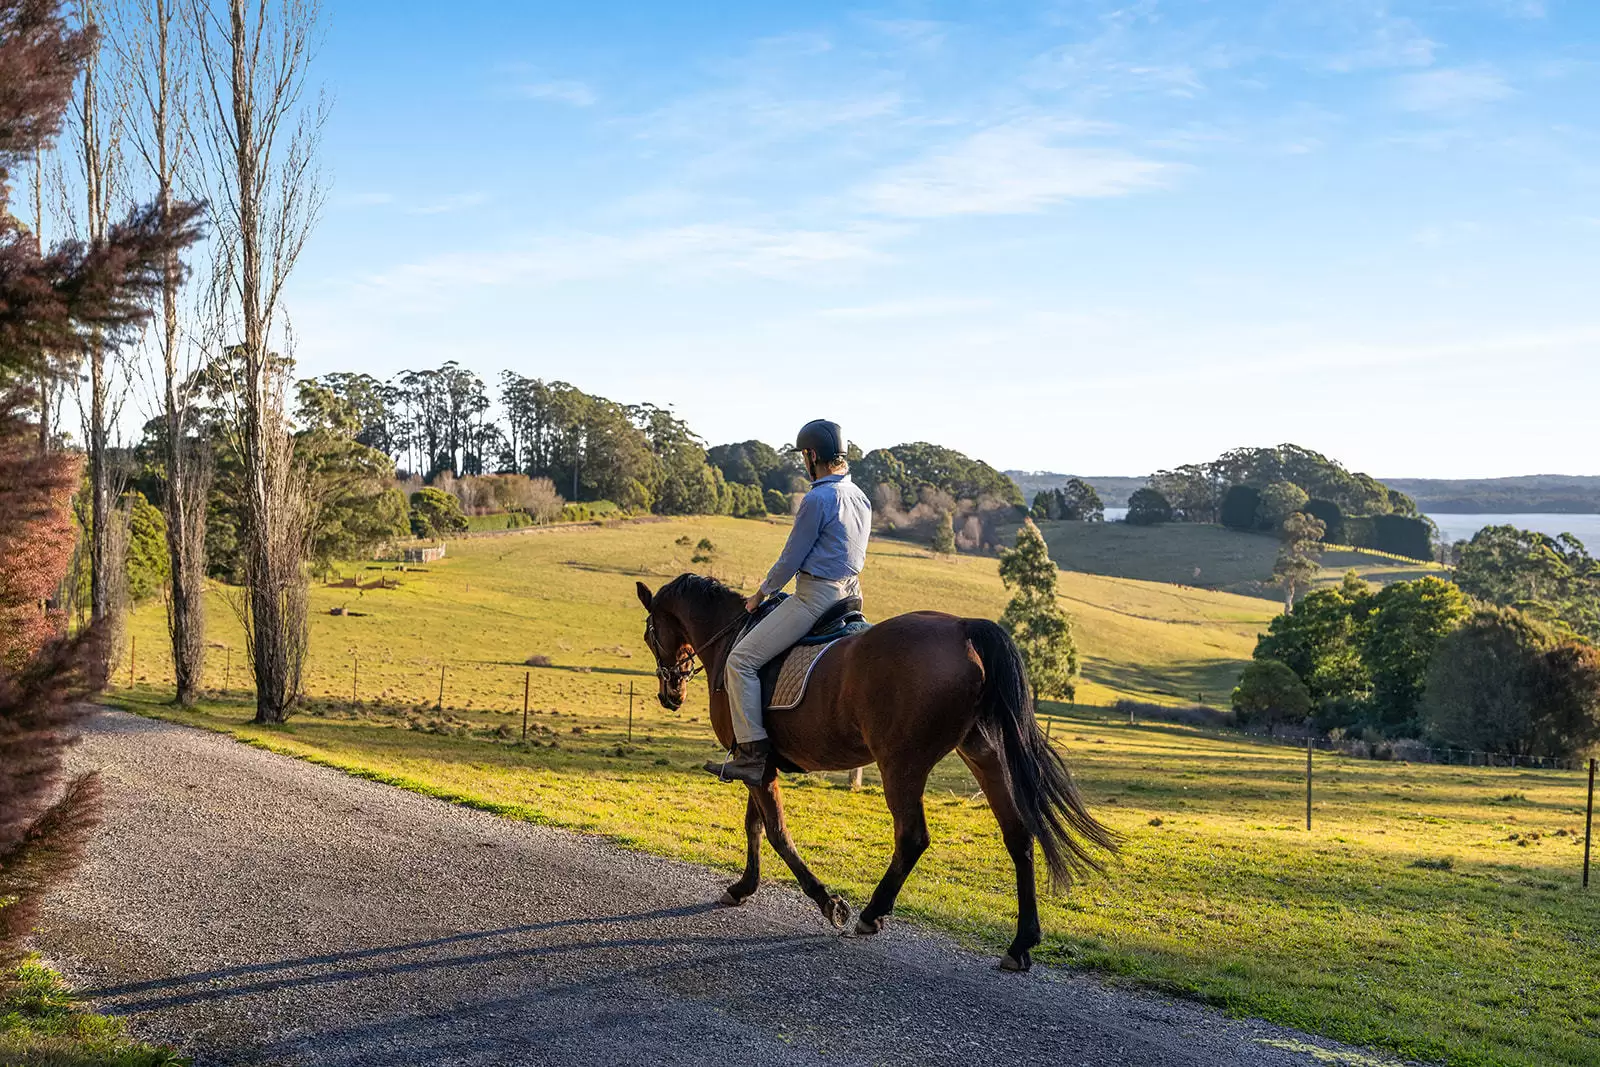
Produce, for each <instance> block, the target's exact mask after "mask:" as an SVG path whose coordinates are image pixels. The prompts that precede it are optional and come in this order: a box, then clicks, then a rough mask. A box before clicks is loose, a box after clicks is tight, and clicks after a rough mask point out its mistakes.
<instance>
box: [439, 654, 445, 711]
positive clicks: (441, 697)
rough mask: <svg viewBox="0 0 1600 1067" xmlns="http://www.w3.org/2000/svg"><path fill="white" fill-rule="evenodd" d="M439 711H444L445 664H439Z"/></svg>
mask: <svg viewBox="0 0 1600 1067" xmlns="http://www.w3.org/2000/svg"><path fill="white" fill-rule="evenodd" d="M438 710H440V711H443V710H444V664H443V663H441V664H439V708H438Z"/></svg>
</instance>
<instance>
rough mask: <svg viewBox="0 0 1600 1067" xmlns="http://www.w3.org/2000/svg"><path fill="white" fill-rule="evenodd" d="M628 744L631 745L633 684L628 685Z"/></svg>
mask: <svg viewBox="0 0 1600 1067" xmlns="http://www.w3.org/2000/svg"><path fill="white" fill-rule="evenodd" d="M628 744H630V745H631V744H633V683H632V682H629V683H628Z"/></svg>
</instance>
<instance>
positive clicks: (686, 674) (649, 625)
mask: <svg viewBox="0 0 1600 1067" xmlns="http://www.w3.org/2000/svg"><path fill="white" fill-rule="evenodd" d="M751 614H752V613H750V612H746V613H745V614H743V615H740V616H739V617H738V618H736V619H734V620H733V621H732V622H730V623H729V624H728V625H726V626H724V627H723V628H722V629H720V630H718V631H717V632H716V633H715V634H713V635H712V636H711V637H710V638H709V639H708V640H706V641H705V642H704V643H703V644H701V646H700V647H699V648H694V647H693V646H691V647H690V649H689V654H688V655H687V656H686V657H683V658H680V659H679V660H678V661H677V662H675V663H674V664H673V665H672V666H670V667H663V666H662V665H661V651H660V648H659V646H658V645H657V643H656V617H655V613H654V612H652V613H651V615H650V618H649V619H648V620H646V622H645V636H646V637H648V638H649V641H650V650H651V651H652V652H655V654H656V677H657V678H660V679H661V680H662V681H664V682H666V683H667V684H668V685H682V684H683V683H684V682H687V681H688V680H689V679H690V678H693V677H694V676H695V675H697V674H699V673H700V672H701V671H703V670H705V669H706V663H707V660H708V657H707V655H706V653H707V652H709V651H711V649H713V648H715V647H716V645H717V643H718V642H719V641H721V640H722V639H723V638H724V637H727V636H728V635H729V634H730V633H732V632H733V631H734V629H735V628H737V627H739V626H742V625H744V624H745V623H746V622H748V621H750V617H751ZM696 658H698V659H699V660H700V662H699V664H698V665H695V666H693V667H685V666H684V664H685V663H693V662H694V660H695V659H696Z"/></svg>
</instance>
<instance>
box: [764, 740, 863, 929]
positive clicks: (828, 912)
mask: <svg viewBox="0 0 1600 1067" xmlns="http://www.w3.org/2000/svg"><path fill="white" fill-rule="evenodd" d="M750 797H751V799H752V800H754V801H755V802H756V804H757V805H758V806H759V807H760V809H761V816H762V819H763V821H764V822H765V823H766V829H767V840H769V841H771V842H772V847H773V849H774V851H776V852H777V853H778V855H779V856H781V857H782V858H783V862H784V863H786V864H788V865H789V870H790V872H791V873H793V874H794V878H795V881H797V882H799V883H800V889H801V891H802V892H804V893H805V895H806V896H808V897H810V898H811V900H812V902H813V903H814V904H816V906H817V908H818V909H819V910H821V912H822V917H823V918H825V919H827V920H828V921H829V922H831V923H832V924H833V925H834V926H837V927H842V926H843V925H844V924H845V920H846V919H848V918H850V905H848V904H846V903H845V901H844V898H843V897H841V896H840V895H839V894H837V893H830V892H828V887H827V886H825V885H823V884H822V882H821V881H820V880H819V879H818V878H817V876H816V875H814V874H812V873H811V868H809V867H807V866H806V865H805V861H804V860H802V859H801V858H800V854H799V853H798V852H796V851H795V848H794V839H793V838H791V837H790V836H789V827H788V824H786V823H785V822H784V821H783V795H782V793H781V792H779V790H778V779H777V774H776V772H775V771H772V770H768V771H767V780H766V781H765V782H763V783H762V784H761V785H759V786H751V787H750ZM745 877H747V878H748V877H749V872H748V871H746V872H745Z"/></svg>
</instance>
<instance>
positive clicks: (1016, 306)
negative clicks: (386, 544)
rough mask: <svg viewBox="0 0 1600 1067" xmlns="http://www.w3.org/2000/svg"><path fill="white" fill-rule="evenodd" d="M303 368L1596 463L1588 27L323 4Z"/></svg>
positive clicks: (1268, 5)
mask: <svg viewBox="0 0 1600 1067" xmlns="http://www.w3.org/2000/svg"><path fill="white" fill-rule="evenodd" d="M327 16H328V33H327V39H326V44H325V46H324V49H323V51H322V54H321V57H320V61H319V73H320V76H321V78H322V79H323V80H324V81H325V82H326V83H327V86H328V88H329V90H330V92H331V93H332V95H333V97H334V99H335V107H334V112H333V117H332V120H331V122H330V125H329V127H328V129H327V133H326V138H325V141H324V163H325V166H326V169H327V172H328V176H329V177H330V179H331V180H332V188H331V191H330V195H329V200H328V207H327V210H326V213H325V216H324V220H323V223H322V225H321V226H320V228H319V229H318V230H317V232H316V235H315V237H314V238H313V241H312V243H311V245H310V246H309V247H308V249H307V251H306V254H305V257H304V259H303V260H302V263H301V266H300V269H299V273H298V275H297V277H296V279H295V281H294V284H293V286H292V289H291V291H290V293H289V294H288V307H289V311H290V314H291V316H292V319H293V322H294V326H295V333H296V335H297V342H298V352H297V355H298V358H299V360H300V366H301V368H302V370H303V371H304V372H306V373H312V374H315V373H322V372H324V371H328V370H334V369H355V370H364V371H367V372H369V373H372V374H375V375H379V376H388V375H390V374H392V373H394V372H396V371H397V370H399V369H401V368H405V367H418V366H423V365H437V364H438V363H440V362H442V361H444V360H446V359H452V358H453V359H458V360H460V361H461V362H462V363H464V364H465V365H467V366H470V367H472V368H474V369H475V370H477V371H478V372H479V373H481V374H484V375H485V376H486V377H488V376H493V375H498V372H499V371H500V370H501V369H502V368H508V367H509V368H513V369H515V370H517V371H519V372H521V373H524V374H528V375H536V376H541V377H545V378H556V379H564V380H567V381H570V382H572V383H574V384H576V385H578V386H580V387H581V388H584V389H586V390H589V391H591V392H597V393H600V394H602V395H605V396H609V397H612V398H613V399H616V400H622V401H636V400H651V401H655V402H657V403H670V404H672V405H673V406H674V407H675V408H676V409H677V410H678V411H679V413H680V414H682V415H683V416H684V417H685V418H687V419H688V420H689V421H690V423H691V424H692V425H693V426H694V427H695V428H696V429H697V430H698V431H699V432H700V433H701V434H702V435H703V436H705V437H706V438H707V439H708V440H709V441H711V442H719V441H724V440H740V439H745V438H749V437H760V438H763V439H766V440H769V441H773V442H781V441H784V440H787V439H788V438H789V437H790V436H791V435H792V432H793V428H794V427H795V426H798V425H799V423H801V422H803V421H805V420H806V419H808V418H812V417H816V416H826V417H830V418H834V419H837V420H839V421H840V422H842V423H844V424H845V426H846V429H847V431H848V432H849V434H850V436H851V437H852V438H853V439H854V440H856V441H857V442H858V443H860V444H862V445H863V446H864V447H867V448H871V447H874V446H878V445H888V444H893V443H895V442H897V441H902V440H913V439H923V440H934V441H938V442H941V443H945V444H949V445H951V446H953V447H957V448H960V449H962V450H963V451H966V452H969V453H971V454H973V455H976V456H980V457H982V458H984V459H987V460H988V461H990V462H991V463H994V464H996V465H997V466H1004V467H1026V468H1034V469H1054V470H1062V471H1074V472H1079V473H1101V474H1109V473H1127V474H1140V473H1147V472H1148V471H1150V470H1152V469H1155V468H1157V467H1161V466H1169V465H1173V464H1177V463H1181V462H1185V461H1191V460H1200V459H1204V458H1208V457H1210V456H1212V455H1214V454H1216V453H1217V452H1219V451H1221V450H1222V449H1224V448H1228V447H1232V446H1236V445H1243V444H1271V443H1276V442H1279V441H1285V440H1292V441H1296V442H1298V443H1301V444H1304V445H1307V446H1309V447H1313V448H1316V449H1319V450H1321V451H1324V452H1327V453H1329V454H1330V455H1334V456H1336V457H1338V458H1340V459H1342V460H1344V461H1345V462H1346V463H1347V464H1349V465H1350V466H1352V467H1354V468H1357V469H1363V470H1367V471H1370V472H1372V473H1375V474H1379V475H1393V476H1398V475H1417V476H1430V475H1431V476H1440V477H1451V476H1455V477H1467V476H1487V475H1505V474H1517V473H1533V472H1544V471H1553V472H1565V473H1590V474H1593V473H1600V450H1597V444H1600V413H1597V404H1596V397H1600V360H1597V359H1596V358H1595V355H1596V352H1597V350H1600V297H1597V294H1596V290H1597V285H1596V283H1597V281H1600V270H1597V268H1600V136H1597V135H1600V127H1597V124H1596V122H1597V120H1596V115H1597V107H1596V105H1597V104H1600V91H1597V89H1600V4H1595V3H1589V2H1583V3H1580V2H1577V0H1570V2H1562V0H1545V2H1537V0H1457V2H1438V3H1415V4H1405V3H1382V2H1375V0H1364V2H1357V0H1348V2H1347V0H1315V2H1313V0H1304V2H1287V0H1284V2H1245V0H1214V2H1188V3H1154V2H1131V3H1123V4H1100V3H1055V4H1027V3H966V4H962V3H947V4H940V3H917V4H903V5H889V6H881V7H854V6H843V5H835V4H831V3H823V2H817V3H809V4H792V3H783V4H779V3H772V4H699V5H695V4H665V3H652V4H639V3H633V4H600V3H550V2H542V3H536V4H522V3H517V4H512V3H486V2H477V3H474V2H458V3H456V4H452V5H439V4H434V3H417V2H409V0H404V2H393V0H391V2H385V3H373V2H356V0H343V2H331V3H329V5H328V7H327Z"/></svg>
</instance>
